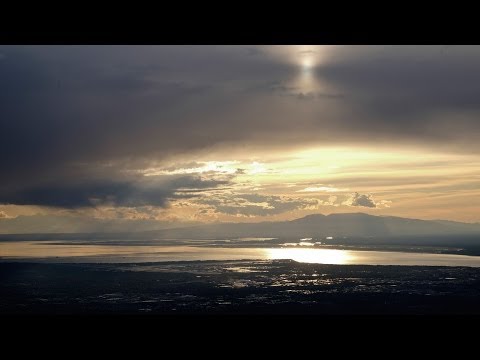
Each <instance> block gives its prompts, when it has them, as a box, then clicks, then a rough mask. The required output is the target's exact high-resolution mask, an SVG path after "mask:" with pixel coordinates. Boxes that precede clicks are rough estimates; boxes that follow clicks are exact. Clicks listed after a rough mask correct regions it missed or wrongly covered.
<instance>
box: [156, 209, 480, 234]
mask: <svg viewBox="0 0 480 360" xmlns="http://www.w3.org/2000/svg"><path fill="white" fill-rule="evenodd" d="M149 233H152V235H153V233H155V234H156V235H157V236H159V237H162V238H167V237H171V238H224V237H250V236H252V237H321V236H358V237H378V236H426V235H429V236H430V235H473V234H478V235H480V224H478V223H476V224H469V223H461V222H455V221H443V220H419V219H408V218H401V217H395V216H375V215H369V214H365V213H345V214H330V215H323V214H313V215H307V216H305V217H302V218H299V219H295V220H291V221H279V222H260V223H220V224H209V225H200V226H193V227H187V228H175V229H165V230H158V231H154V232H149Z"/></svg>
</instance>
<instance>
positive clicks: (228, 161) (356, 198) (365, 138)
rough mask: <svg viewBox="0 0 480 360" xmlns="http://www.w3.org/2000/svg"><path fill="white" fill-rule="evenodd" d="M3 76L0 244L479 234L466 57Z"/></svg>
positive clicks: (477, 72)
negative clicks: (259, 235)
mask: <svg viewBox="0 0 480 360" xmlns="http://www.w3.org/2000/svg"><path fill="white" fill-rule="evenodd" d="M0 78H1V79H2V80H1V81H0V129H1V131H0V152H1V154H2V156H1V158H0V169H1V173H2V176H1V177H0V218H1V220H0V231H1V232H4V233H12V232H38V231H40V232H42V231H43V232H49V231H50V232H70V231H96V230H108V231H115V229H116V227H118V228H119V229H120V228H122V226H123V227H125V226H128V227H129V228H135V229H140V230H141V229H144V230H147V229H155V228H162V227H173V226H183V225H189V224H192V223H203V222H209V223H210V222H218V221H219V222H226V221H228V222H258V221H265V220H290V219H295V218H299V217H302V216H305V215H308V214H313V213H322V214H330V213H342V212H365V213H370V214H374V215H395V216H402V217H410V218H419V219H444V220H457V221H463V222H479V221H480V217H479V214H480V190H479V189H480V186H479V185H480V161H479V159H480V157H479V152H480V147H479V145H478V132H479V130H480V123H479V122H478V121H477V116H478V114H479V110H480V102H479V101H478V93H479V92H480V48H478V47H466V46H421V47H420V46H306V45H301V46H2V47H0ZM125 224H128V225H125Z"/></svg>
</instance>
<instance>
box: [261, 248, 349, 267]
mask: <svg viewBox="0 0 480 360" xmlns="http://www.w3.org/2000/svg"><path fill="white" fill-rule="evenodd" d="M265 251H266V256H267V258H268V259H271V260H282V259H291V260H293V261H298V262H303V263H314V264H337V265H342V264H348V263H350V262H351V261H352V255H350V253H349V251H346V250H334V249H298V248H281V249H265Z"/></svg>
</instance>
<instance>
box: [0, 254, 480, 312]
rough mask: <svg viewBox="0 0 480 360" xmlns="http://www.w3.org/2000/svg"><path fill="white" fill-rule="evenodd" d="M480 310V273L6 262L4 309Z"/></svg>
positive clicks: (263, 264) (269, 264)
mask: <svg viewBox="0 0 480 360" xmlns="http://www.w3.org/2000/svg"><path fill="white" fill-rule="evenodd" d="M143 313H145V314H153V313H155V314H182V313H183V314H238V313H246V314H479V313H480V269H476V268H467V267H424V266H360V265H319V264H302V263H296V262H293V261H200V262H175V263H147V264H145V263H143V264H58V263H57V264H46V263H20V262H19V263H14V262H11V263H0V314H2V315H7V314H143Z"/></svg>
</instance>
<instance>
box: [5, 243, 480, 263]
mask: <svg viewBox="0 0 480 360" xmlns="http://www.w3.org/2000/svg"><path fill="white" fill-rule="evenodd" d="M192 243H194V242H192V241H183V242H181V244H180V245H171V244H162V243H154V244H145V243H142V244H141V245H133V244H132V242H129V243H128V244H122V243H112V244H105V243H101V244H96V243H87V244H86V243H78V242H72V243H67V242H58V241H57V242H55V241H50V242H44V241H4V242H0V259H1V260H2V261H11V260H15V261H40V262H74V263H75V262H76V263H141V262H164V261H199V260H280V259H286V260H294V261H297V262H301V263H316V264H339V265H419V266H469V267H480V257H478V256H466V255H455V254H438V253H421V252H401V251H369V250H342V249H331V248H321V247H320V248H319V247H311V246H309V247H304V246H272V245H270V246H269V244H268V241H265V244H264V245H262V246H248V245H247V246H245V245H244V246H238V247H236V246H228V247H227V246H221V245H218V242H217V243H215V244H213V243H212V242H208V241H204V242H199V243H198V244H197V245H192Z"/></svg>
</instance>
